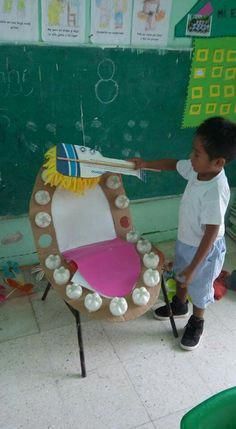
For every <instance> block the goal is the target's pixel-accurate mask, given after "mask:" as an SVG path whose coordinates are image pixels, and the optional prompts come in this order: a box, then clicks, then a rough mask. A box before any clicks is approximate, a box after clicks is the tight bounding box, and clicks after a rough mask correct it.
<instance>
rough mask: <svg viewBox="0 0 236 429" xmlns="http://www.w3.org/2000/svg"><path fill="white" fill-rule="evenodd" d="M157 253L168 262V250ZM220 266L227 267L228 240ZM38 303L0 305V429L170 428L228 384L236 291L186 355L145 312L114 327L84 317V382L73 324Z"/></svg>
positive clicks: (235, 255) (234, 255)
mask: <svg viewBox="0 0 236 429" xmlns="http://www.w3.org/2000/svg"><path fill="white" fill-rule="evenodd" d="M159 247H160V248H161V249H162V250H163V251H164V253H165V255H166V256H167V258H169V259H171V257H172V252H173V243H172V242H169V243H162V244H161V245H159ZM225 267H226V268H227V269H228V270H229V271H232V269H235V268H236V244H235V243H233V242H231V241H230V240H228V254H227V259H226V264H225ZM41 295H42V291H38V292H36V293H35V294H34V295H32V296H31V297H30V298H27V297H17V298H12V299H10V300H9V301H8V302H6V303H5V304H2V305H1V310H0V326H1V329H0V340H1V344H0V359H1V376H0V384H1V391H0V397H1V408H0V427H1V429H20V428H22V429H32V428H33V429H70V428H73V429H74V428H79V429H103V428H105V429H134V428H139V429H154V428H156V429H177V428H179V427H180V423H179V422H180V419H181V417H182V416H183V414H184V413H185V412H186V411H187V410H189V409H190V408H192V407H193V406H194V405H196V404H198V403H199V402H201V401H203V400H204V399H206V398H207V397H209V396H211V395H212V394H213V393H216V392H218V391H220V390H223V389H225V388H227V387H230V386H233V385H236V371H235V367H236V311H235V310H236V293H235V292H232V291H228V293H227V295H226V296H225V297H224V298H223V299H222V300H220V301H218V302H216V303H215V304H214V305H212V306H211V307H210V308H209V309H208V311H207V314H206V330H205V335H204V338H203V340H202V344H201V346H200V347H199V348H198V349H197V350H195V351H194V352H184V351H183V350H181V349H180V348H179V346H178V340H176V339H175V338H174V337H173V335H172V332H171V328H170V325H169V322H158V321H156V320H154V319H153V318H152V315H151V313H147V314H146V315H144V316H143V317H141V318H140V319H137V320H135V321H133V322H128V323H122V324H110V323H108V322H102V323H101V322H95V321H88V320H87V319H86V318H84V317H83V338H84V347H85V357H86V365H87V372H88V375H87V378H85V379H82V378H80V375H79V374H80V363H79V355H78V348H77V340H76V331H75V323H74V319H73V317H72V316H71V315H70V313H69V311H68V309H67V307H66V306H65V305H64V304H63V302H62V301H61V300H60V299H59V298H58V297H57V296H56V294H55V292H53V291H50V293H49V295H48V298H47V300H46V302H42V301H41V299H40V298H41ZM184 323H185V322H184V321H178V322H177V326H178V329H179V331H180V333H181V331H182V329H183V327H184Z"/></svg>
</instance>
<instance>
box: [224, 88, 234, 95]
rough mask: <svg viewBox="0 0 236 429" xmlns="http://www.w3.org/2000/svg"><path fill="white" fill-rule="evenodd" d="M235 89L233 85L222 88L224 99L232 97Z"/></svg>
mask: <svg viewBox="0 0 236 429" xmlns="http://www.w3.org/2000/svg"><path fill="white" fill-rule="evenodd" d="M234 93H235V87H234V86H233V85H225V86H224V97H234Z"/></svg>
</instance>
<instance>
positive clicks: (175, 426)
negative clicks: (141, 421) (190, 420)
mask: <svg viewBox="0 0 236 429" xmlns="http://www.w3.org/2000/svg"><path fill="white" fill-rule="evenodd" d="M187 411H188V409H184V410H180V411H178V412H177V413H173V414H170V415H169V416H165V417H162V418H160V419H158V420H155V421H154V422H153V424H154V428H155V429H180V421H181V419H182V417H183V416H184V414H185V413H186V412H187Z"/></svg>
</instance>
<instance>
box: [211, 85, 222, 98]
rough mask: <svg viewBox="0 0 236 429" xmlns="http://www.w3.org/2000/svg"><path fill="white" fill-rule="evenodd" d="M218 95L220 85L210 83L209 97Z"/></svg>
mask: <svg viewBox="0 0 236 429" xmlns="http://www.w3.org/2000/svg"><path fill="white" fill-rule="evenodd" d="M219 96H220V85H210V97H219Z"/></svg>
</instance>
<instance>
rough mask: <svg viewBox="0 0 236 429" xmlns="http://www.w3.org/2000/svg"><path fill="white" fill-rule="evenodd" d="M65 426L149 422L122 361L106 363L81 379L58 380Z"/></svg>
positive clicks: (118, 428)
mask: <svg viewBox="0 0 236 429" xmlns="http://www.w3.org/2000/svg"><path fill="white" fill-rule="evenodd" d="M58 390H59V393H60V396H61V397H62V398H64V407H63V409H64V418H65V420H66V421H67V427H68V428H72V427H78V426H77V425H78V422H80V423H79V427H81V428H83V429H91V428H97V429H105V428H107V429H108V428H109V429H110V428H111V429H131V428H132V429H133V428H134V427H136V426H139V425H142V424H145V423H147V422H150V419H149V416H148V414H147V412H146V410H145V407H144V406H143V405H142V403H141V401H140V399H139V397H138V395H137V393H136V392H135V389H134V388H133V386H132V384H131V383H130V380H129V379H128V377H127V374H126V372H125V371H124V369H123V367H122V365H121V363H119V362H117V363H116V365H109V364H108V362H106V363H104V365H103V366H102V367H100V368H98V369H97V370H96V371H94V372H91V373H90V374H89V375H88V377H87V378H86V379H84V380H75V379H71V380H67V381H59V383H58Z"/></svg>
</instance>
